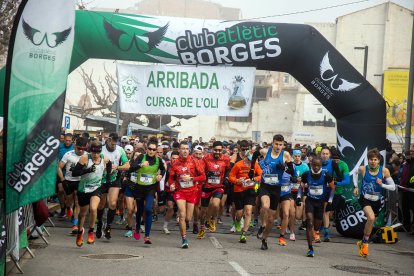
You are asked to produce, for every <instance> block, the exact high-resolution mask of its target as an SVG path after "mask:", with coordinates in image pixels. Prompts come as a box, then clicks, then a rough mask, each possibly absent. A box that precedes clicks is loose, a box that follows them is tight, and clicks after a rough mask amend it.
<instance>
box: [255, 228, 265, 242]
mask: <svg viewBox="0 0 414 276" xmlns="http://www.w3.org/2000/svg"><path fill="white" fill-rule="evenodd" d="M263 231H264V227H263V226H260V228H259V231H257V234H256V237H257V238H258V239H259V240H261V239H263Z"/></svg>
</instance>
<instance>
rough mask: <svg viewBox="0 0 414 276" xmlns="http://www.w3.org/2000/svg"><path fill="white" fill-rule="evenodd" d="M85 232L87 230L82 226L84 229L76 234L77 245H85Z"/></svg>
mask: <svg viewBox="0 0 414 276" xmlns="http://www.w3.org/2000/svg"><path fill="white" fill-rule="evenodd" d="M83 232H85V229H84V228H82V231H81V232H80V233H78V234H77V235H76V245H77V246H79V247H81V246H82V245H83Z"/></svg>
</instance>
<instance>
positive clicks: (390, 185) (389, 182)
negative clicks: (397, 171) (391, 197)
mask: <svg viewBox="0 0 414 276" xmlns="http://www.w3.org/2000/svg"><path fill="white" fill-rule="evenodd" d="M382 188H384V189H386V190H389V191H395V183H394V179H392V177H387V178H385V183H382Z"/></svg>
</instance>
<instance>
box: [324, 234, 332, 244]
mask: <svg viewBox="0 0 414 276" xmlns="http://www.w3.org/2000/svg"><path fill="white" fill-rule="evenodd" d="M323 241H324V242H330V241H331V239H330V238H329V235H328V234H327V233H325V234H324V235H323Z"/></svg>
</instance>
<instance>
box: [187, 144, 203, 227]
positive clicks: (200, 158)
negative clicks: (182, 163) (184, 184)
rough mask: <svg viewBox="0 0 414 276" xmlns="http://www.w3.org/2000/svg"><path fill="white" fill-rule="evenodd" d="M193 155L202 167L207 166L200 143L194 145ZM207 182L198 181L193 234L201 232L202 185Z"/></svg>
mask: <svg viewBox="0 0 414 276" xmlns="http://www.w3.org/2000/svg"><path fill="white" fill-rule="evenodd" d="M192 156H193V157H194V158H195V159H197V160H198V161H199V162H200V165H201V166H202V168H204V167H205V163H204V161H203V147H202V146H200V145H194V150H193V154H192ZM204 183H205V182H197V183H196V185H197V188H198V192H197V199H196V203H195V204H194V212H193V216H194V219H193V234H198V233H199V228H198V221H199V220H200V213H201V194H202V192H203V191H202V187H203V185H204ZM186 224H187V229H188V222H186ZM201 227H204V222H201Z"/></svg>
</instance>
